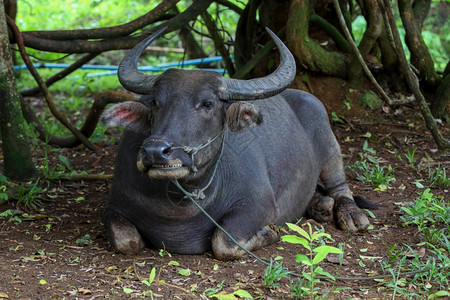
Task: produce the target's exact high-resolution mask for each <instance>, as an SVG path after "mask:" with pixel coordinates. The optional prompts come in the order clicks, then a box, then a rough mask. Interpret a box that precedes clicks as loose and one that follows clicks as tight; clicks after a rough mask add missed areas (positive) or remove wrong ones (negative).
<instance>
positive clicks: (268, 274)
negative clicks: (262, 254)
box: [263, 259, 292, 288]
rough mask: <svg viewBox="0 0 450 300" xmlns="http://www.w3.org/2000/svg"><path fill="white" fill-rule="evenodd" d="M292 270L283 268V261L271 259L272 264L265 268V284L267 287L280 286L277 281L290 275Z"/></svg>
mask: <svg viewBox="0 0 450 300" xmlns="http://www.w3.org/2000/svg"><path fill="white" fill-rule="evenodd" d="M291 273H292V272H289V271H288V270H286V268H283V263H282V262H280V263H279V264H278V263H275V264H274V263H273V260H272V259H270V264H269V266H267V268H266V269H265V270H264V280H263V284H264V286H266V287H272V288H278V287H279V286H280V284H279V283H278V282H277V281H279V280H280V279H281V278H285V277H288V276H289V275H290V274H291Z"/></svg>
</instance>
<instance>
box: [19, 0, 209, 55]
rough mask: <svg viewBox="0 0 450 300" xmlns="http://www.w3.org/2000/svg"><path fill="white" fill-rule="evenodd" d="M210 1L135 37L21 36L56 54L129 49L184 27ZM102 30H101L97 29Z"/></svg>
mask: <svg viewBox="0 0 450 300" xmlns="http://www.w3.org/2000/svg"><path fill="white" fill-rule="evenodd" d="M212 2H213V1H212V0H197V1H194V2H193V4H192V5H191V6H189V7H188V8H187V9H186V10H185V11H184V12H183V13H181V14H179V15H176V16H174V17H173V18H171V19H170V20H168V21H166V22H164V23H162V24H160V25H157V26H155V27H153V28H152V29H150V30H148V31H145V32H143V33H142V34H140V35H138V36H135V37H130V36H127V37H115V38H110V39H106V40H100V41H87V40H73V41H68V40H64V41H61V40H54V39H45V38H41V37H38V36H36V35H34V34H33V35H32V34H25V35H24V36H23V40H24V44H25V46H27V47H29V48H33V49H37V50H42V51H48V52H57V53H93V52H105V51H109V50H118V49H130V48H133V47H134V46H135V45H136V44H137V43H139V42H140V41H142V40H143V39H145V38H146V37H148V36H149V35H151V34H152V33H154V32H155V31H157V30H158V29H160V28H162V27H167V30H166V33H168V32H172V31H175V30H178V29H180V28H182V27H183V26H185V25H186V24H187V23H188V22H189V21H191V20H193V19H195V18H196V17H197V16H198V15H199V14H201V13H202V12H203V11H205V10H206V9H207V8H208V7H209V6H210V5H211V3H212ZM98 30H102V29H98Z"/></svg>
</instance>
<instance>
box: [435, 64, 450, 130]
mask: <svg viewBox="0 0 450 300" xmlns="http://www.w3.org/2000/svg"><path fill="white" fill-rule="evenodd" d="M449 106H450V62H449V63H448V64H447V66H446V67H445V70H444V76H443V79H442V81H441V84H440V85H439V86H438V88H437V90H436V94H434V99H433V102H432V103H431V107H430V109H431V113H432V114H433V116H434V117H435V118H443V119H446V121H447V122H450V116H449V115H446V114H445V111H446V110H447V111H448V112H449V113H450V107H449Z"/></svg>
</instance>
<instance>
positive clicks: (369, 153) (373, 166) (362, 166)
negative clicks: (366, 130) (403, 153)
mask: <svg viewBox="0 0 450 300" xmlns="http://www.w3.org/2000/svg"><path fill="white" fill-rule="evenodd" d="M366 136H367V137H368V138H370V136H371V135H370V134H366ZM362 150H363V151H362V152H359V153H358V156H359V158H360V159H361V160H360V161H358V162H356V163H354V164H353V165H352V166H350V168H351V169H353V170H354V172H355V175H356V179H358V180H359V181H361V182H364V183H367V184H371V185H385V186H387V185H389V183H391V182H393V181H395V177H394V176H393V175H392V173H393V172H394V169H393V168H392V166H391V165H388V166H381V165H380V162H379V161H378V159H377V157H376V151H375V150H374V149H373V148H370V147H369V144H368V142H367V141H364V144H363V148H362Z"/></svg>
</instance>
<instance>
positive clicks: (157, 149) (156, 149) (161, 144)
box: [144, 140, 172, 160]
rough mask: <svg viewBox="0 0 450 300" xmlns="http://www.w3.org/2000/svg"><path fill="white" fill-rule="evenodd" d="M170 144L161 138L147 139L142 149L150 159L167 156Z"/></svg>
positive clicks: (169, 152) (170, 147)
mask: <svg viewBox="0 0 450 300" xmlns="http://www.w3.org/2000/svg"><path fill="white" fill-rule="evenodd" d="M171 149H172V145H171V144H169V143H168V142H166V141H163V140H149V141H146V142H145V143H144V151H145V154H146V155H147V158H149V159H150V160H155V159H160V158H166V159H167V158H169V156H170V154H171V152H172V151H171Z"/></svg>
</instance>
